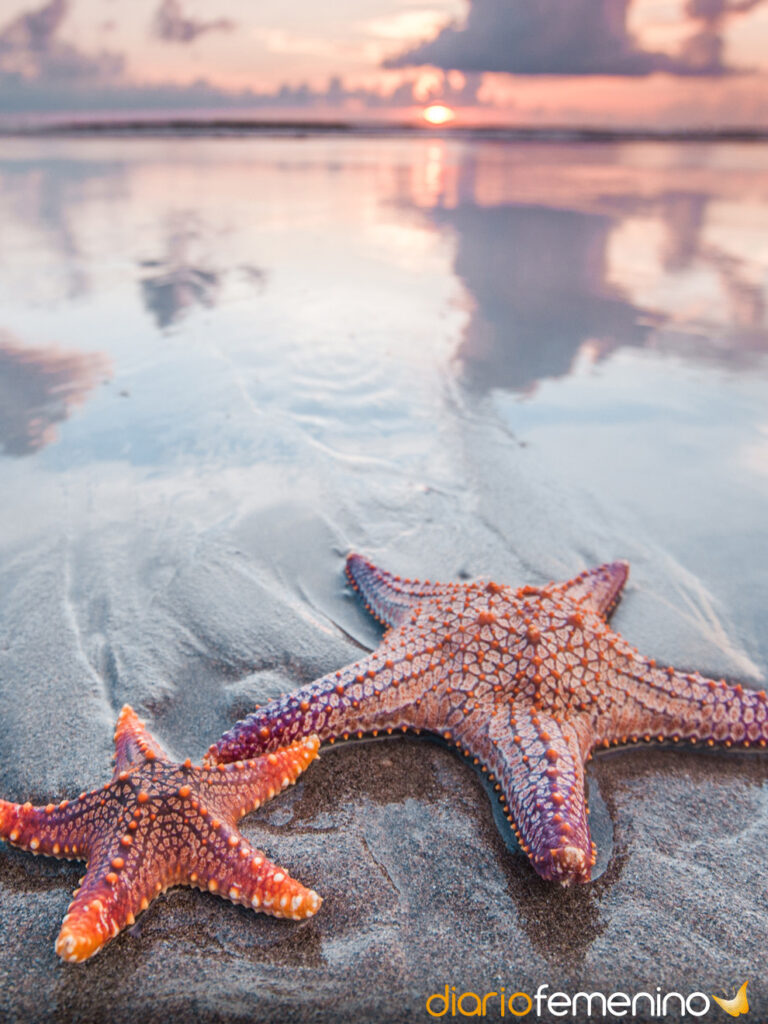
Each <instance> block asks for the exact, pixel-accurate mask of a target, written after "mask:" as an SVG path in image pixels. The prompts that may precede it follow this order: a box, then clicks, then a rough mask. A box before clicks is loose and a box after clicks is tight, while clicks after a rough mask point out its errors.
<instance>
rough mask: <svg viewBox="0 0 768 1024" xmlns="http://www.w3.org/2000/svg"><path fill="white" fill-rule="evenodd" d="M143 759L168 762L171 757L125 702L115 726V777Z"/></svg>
mask: <svg viewBox="0 0 768 1024" xmlns="http://www.w3.org/2000/svg"><path fill="white" fill-rule="evenodd" d="M142 761H162V762H164V763H166V764H167V763H169V762H170V758H169V757H168V754H167V753H166V751H165V750H164V749H163V748H162V747H161V745H160V744H159V743H158V742H157V740H156V739H155V738H154V736H152V734H151V733H150V732H149V730H148V729H147V727H146V725H145V724H144V722H142V720H141V719H140V718H139V716H138V715H137V714H136V712H135V711H134V710H133V708H132V707H131V706H130V705H129V704H125V705H124V706H123V708H122V710H121V712H120V715H119V716H118V719H117V725H116V726H115V774H114V778H117V776H118V775H119V774H120V772H123V771H126V770H127V769H129V768H132V767H133V766H135V765H137V764H141V762H142Z"/></svg>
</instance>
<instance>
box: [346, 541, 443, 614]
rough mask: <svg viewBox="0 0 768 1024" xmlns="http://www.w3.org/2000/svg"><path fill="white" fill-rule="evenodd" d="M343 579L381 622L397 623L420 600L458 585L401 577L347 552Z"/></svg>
mask: <svg viewBox="0 0 768 1024" xmlns="http://www.w3.org/2000/svg"><path fill="white" fill-rule="evenodd" d="M346 573H347V579H348V580H349V583H350V585H351V587H352V589H353V590H357V591H359V593H360V596H361V597H362V599H363V603H364V604H365V608H366V610H367V611H368V612H370V614H371V615H372V616H373V617H374V618H375V619H378V621H379V622H381V623H382V625H384V626H388V627H396V626H401V625H402V624H403V623H404V622H405V621H406V620H407V619H408V617H409V616H410V615H411V614H412V613H413V612H414V610H415V609H417V608H418V607H419V606H420V605H421V604H422V603H423V602H424V601H426V600H429V599H430V598H432V597H435V596H436V595H437V594H445V593H448V592H450V591H451V590H452V589H457V590H458V589H460V584H455V583H432V582H430V581H429V580H425V581H424V582H421V581H419V580H410V579H402V578H401V577H400V576H394V575H393V574H392V573H390V572H386V570H384V569H379V567H378V566H376V565H374V564H373V562H369V561H367V559H365V558H363V557H362V555H349V557H348V558H347V565H346Z"/></svg>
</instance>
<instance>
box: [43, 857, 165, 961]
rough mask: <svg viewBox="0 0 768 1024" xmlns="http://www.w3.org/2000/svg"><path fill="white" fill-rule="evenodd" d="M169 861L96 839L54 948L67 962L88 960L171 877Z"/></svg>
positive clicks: (132, 919) (124, 926)
mask: <svg viewBox="0 0 768 1024" xmlns="http://www.w3.org/2000/svg"><path fill="white" fill-rule="evenodd" d="M174 880H175V879H174V877H173V862H172V861H170V860H169V861H168V862H165V863H163V862H158V860H157V859H151V858H145V856H144V852H143V851H142V850H140V849H135V850H129V849H126V848H124V847H122V846H120V845H119V844H118V843H115V842H109V841H102V842H100V843H98V845H97V848H96V849H95V850H94V853H93V856H92V857H91V858H90V859H89V861H88V868H87V870H86V873H85V877H84V878H83V879H82V882H81V885H80V888H79V889H76V890H75V894H74V899H73V900H72V902H71V903H70V905H69V908H68V909H67V913H66V914H65V915H64V920H63V921H62V923H61V930H60V932H59V935H58V938H57V939H56V947H55V948H56V952H57V953H58V955H59V956H60V957H61V958H62V960H66V961H67V962H68V963H80V962H81V961H83V960H87V959H88V958H89V957H91V956H93V955H94V953H98V951H99V950H100V949H101V948H102V946H104V945H105V943H107V942H109V940H110V939H113V938H114V937H115V936H116V935H117V934H118V933H119V932H121V931H122V930H123V929H124V928H126V927H128V926H130V925H132V924H133V923H134V921H135V920H136V917H137V916H138V914H140V913H141V911H142V910H146V908H147V907H148V906H149V904H150V902H151V901H152V900H153V899H154V898H155V896H157V895H158V893H160V892H162V891H164V890H165V889H166V888H168V886H169V885H171V884H173V882H174Z"/></svg>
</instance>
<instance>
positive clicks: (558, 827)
mask: <svg viewBox="0 0 768 1024" xmlns="http://www.w3.org/2000/svg"><path fill="white" fill-rule="evenodd" d="M488 738H489V740H490V742H491V749H490V751H489V753H488V755H487V757H486V758H485V762H486V764H487V766H488V767H489V769H490V770H491V771H492V772H493V774H494V775H495V776H496V777H497V778H498V780H499V784H500V786H501V794H502V797H503V804H504V809H505V811H506V812H507V816H508V818H509V821H510V824H511V825H512V828H513V829H514V832H515V835H516V836H517V838H518V841H519V842H520V846H521V847H522V849H523V852H524V853H526V854H527V855H528V857H529V858H530V860H531V862H532V864H533V866H534V868H535V869H536V871H537V872H538V873H539V874H540V875H541V876H542V878H546V879H549V880H552V881H558V882H561V883H562V884H563V885H570V884H571V883H572V882H585V881H588V880H589V875H590V870H591V868H592V866H593V864H594V863H595V849H594V845H593V843H592V840H591V838H590V832H589V825H588V824H587V810H586V804H585V798H584V767H583V762H584V754H583V752H582V745H581V743H580V741H579V737H578V735H577V733H576V730H575V729H574V728H573V727H572V726H570V725H566V726H564V727H561V726H560V725H559V723H557V722H556V721H554V719H551V718H548V717H546V716H539V715H537V714H536V713H535V712H534V713H533V714H530V713H528V712H520V711H518V710H515V709H513V710H512V712H511V713H510V712H509V710H508V709H506V708H503V709H499V711H497V712H496V714H495V715H494V716H493V717H492V718H491V722H490V725H489V728H488Z"/></svg>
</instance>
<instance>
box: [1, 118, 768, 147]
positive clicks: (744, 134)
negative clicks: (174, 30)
mask: <svg viewBox="0 0 768 1024" xmlns="http://www.w3.org/2000/svg"><path fill="white" fill-rule="evenodd" d="M250 135H259V136H265V135H266V136H280V137H303V136H307V135H363V136H395V135H408V136H411V137H423V138H435V137H438V138H455V139H486V140H499V141H509V142H694V143H695V142H758V143H760V142H768V128H754V129H753V128H712V129H707V128H704V129H701V128H697V129H689V130H680V129H676V130H671V131H663V130H651V129H636V128H625V129H615V128H610V129H608V128H570V127H563V126H560V127H533V126H522V127H497V126H477V127H469V126H456V125H443V126H441V127H439V128H438V127H429V126H427V125H418V124H409V123H400V124H398V123H393V124H382V123H365V122H360V123H354V122H346V121H270V120H256V119H251V118H221V117H215V118H183V117H163V118H157V119H153V118H124V119H112V120H99V119H82V120H80V119H72V120H69V121H45V122H40V123H35V122H20V121H11V120H8V121H7V122H6V123H4V122H3V119H2V117H1V116H0V137H4V138H8V137H20V136H21V137H33V138H39V137H50V136H55V137H67V138H72V137H92V136H93V137H102V136H128V137H130V136H141V137H146V136H149V137H167V136H173V137H180V136H182V137H192V138H194V137H232V136H236V137H243V136H250Z"/></svg>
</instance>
